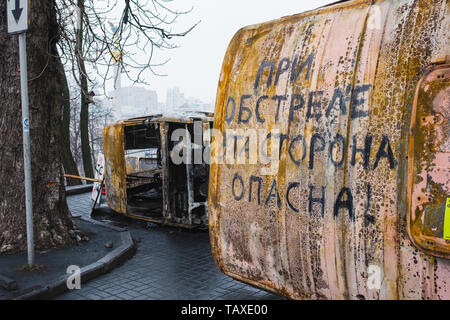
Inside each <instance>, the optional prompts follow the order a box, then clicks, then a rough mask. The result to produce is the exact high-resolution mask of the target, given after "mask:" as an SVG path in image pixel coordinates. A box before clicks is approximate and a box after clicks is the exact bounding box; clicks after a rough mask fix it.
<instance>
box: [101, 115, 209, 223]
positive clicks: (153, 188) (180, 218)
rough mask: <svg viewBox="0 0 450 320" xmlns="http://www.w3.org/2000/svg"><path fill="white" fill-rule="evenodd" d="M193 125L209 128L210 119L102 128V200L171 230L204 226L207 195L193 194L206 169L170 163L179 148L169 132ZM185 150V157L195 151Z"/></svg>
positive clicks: (147, 120) (158, 119)
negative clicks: (103, 180)
mask: <svg viewBox="0 0 450 320" xmlns="http://www.w3.org/2000/svg"><path fill="white" fill-rule="evenodd" d="M196 121H198V122H199V123H200V124H202V123H207V124H208V127H209V122H212V114H207V113H194V114H191V115H189V114H181V115H175V116H170V117H168V116H161V115H157V116H151V117H140V118H134V119H129V120H123V121H119V122H118V123H115V124H112V125H109V126H107V127H105V128H104V130H103V143H104V152H105V169H106V174H105V186H106V201H107V203H108V205H109V206H110V207H111V208H112V209H113V210H115V211H116V212H118V213H120V214H123V215H126V216H129V217H132V218H136V219H141V220H145V221H150V222H156V223H163V224H168V225H174V226H181V227H187V228H191V227H197V226H200V227H201V226H206V225H207V221H208V220H207V217H208V208H207V194H203V195H201V196H200V197H199V196H198V194H199V192H198V190H197V189H198V188H200V187H202V184H205V183H206V185H207V183H208V176H209V165H207V164H205V163H203V162H201V163H200V164H189V163H187V164H186V163H180V164H176V163H174V162H173V161H172V159H171V151H172V150H173V149H175V148H176V146H177V144H178V143H177V142H176V141H174V140H173V139H172V133H173V132H174V131H175V130H177V129H180V128H185V129H186V130H187V132H191V131H193V130H194V128H195V126H196V123H195V122H196ZM200 128H201V125H200ZM200 137H202V132H201V131H200ZM194 139H195V137H194ZM190 145H191V143H190V142H189V147H187V149H186V150H189V151H187V152H186V153H187V154H188V155H190V154H191V153H193V152H194V151H193V149H191V148H190ZM199 167H200V168H203V169H205V170H203V171H200V170H199ZM199 181H200V182H199ZM203 189H205V187H204V186H203ZM206 190H207V187H206ZM195 195H197V196H195Z"/></svg>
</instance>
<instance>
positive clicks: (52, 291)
mask: <svg viewBox="0 0 450 320" xmlns="http://www.w3.org/2000/svg"><path fill="white" fill-rule="evenodd" d="M83 220H84V219H83ZM88 221H89V222H91V221H90V220H88ZM96 222H98V221H96ZM96 224H97V223H96ZM98 224H99V225H102V226H103V227H108V228H110V227H112V226H108V225H106V224H103V223H101V222H98ZM115 228H117V227H115ZM111 229H113V228H111ZM113 230H114V229H113ZM120 238H121V240H122V244H121V245H120V246H119V247H117V248H116V249H114V250H113V251H111V252H110V253H108V254H107V255H105V256H104V257H103V258H101V259H100V260H98V261H97V262H94V263H91V264H89V265H87V266H84V267H82V268H81V275H80V280H81V283H86V282H88V281H90V280H92V279H93V278H95V277H98V276H100V275H102V274H105V273H107V272H109V271H111V270H112V269H114V268H116V267H118V266H119V265H121V264H122V263H124V262H125V261H126V260H128V259H129V258H130V257H132V256H133V255H134V253H135V252H136V245H135V244H134V242H133V240H132V239H131V235H130V233H129V232H128V231H124V230H123V228H122V231H120ZM70 276H71V275H63V276H60V277H58V278H56V279H54V280H52V281H51V282H50V283H49V284H48V285H46V286H45V287H42V286H35V287H32V288H29V289H28V290H27V289H25V290H24V291H23V292H22V294H20V295H19V296H15V297H13V298H12V300H44V299H51V298H53V297H55V296H57V295H60V294H62V293H64V292H65V291H68V290H69V289H68V288H67V279H68V278H69V277H70ZM30 290H31V291H30Z"/></svg>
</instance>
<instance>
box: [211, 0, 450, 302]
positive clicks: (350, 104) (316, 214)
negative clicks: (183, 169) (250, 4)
mask: <svg viewBox="0 0 450 320" xmlns="http://www.w3.org/2000/svg"><path fill="white" fill-rule="evenodd" d="M449 11H450V4H449V1H448V0H432V1H425V0H418V1H413V0H402V1H388V0H379V1H368V0H367V1H363V0H357V1H348V2H344V3H340V4H336V5H332V6H329V7H325V8H321V9H318V10H314V11H310V12H307V13H303V14H298V15H293V16H290V17H284V18H281V19H278V20H275V21H270V22H267V23H263V24H259V25H253V26H249V27H246V28H243V29H241V30H239V31H238V33H237V34H236V35H235V36H234V38H233V39H232V41H231V42H230V45H229V47H228V49H227V52H226V55H225V59H224V62H223V66H222V71H221V74H220V79H219V87H218V91H217V100H216V111H215V118H214V128H215V129H217V130H219V131H220V132H222V133H226V135H227V136H228V138H224V137H222V139H220V138H217V139H213V142H212V154H211V156H212V158H213V159H216V160H217V161H216V162H214V161H213V163H212V165H211V168H210V181H209V229H210V239H211V246H212V252H213V256H214V259H215V261H216V263H217V265H218V266H219V268H220V269H221V271H222V272H224V273H226V274H228V275H230V276H232V277H234V278H236V279H238V280H240V281H245V282H248V283H250V284H252V285H255V286H259V287H261V288H264V289H266V290H271V291H274V292H277V293H279V294H282V295H284V296H287V297H290V298H298V299H360V298H365V299H438V298H444V299H445V298H447V299H450V288H449V285H450V283H449V280H448V279H449V278H450V277H449V276H450V261H449V260H447V259H448V258H449V255H450V247H449V243H448V242H446V241H445V240H443V239H442V235H441V231H442V224H443V214H444V211H443V210H442V208H443V206H444V201H445V197H446V196H448V195H449V191H448V188H449V179H448V174H449V173H448V172H449V167H450V166H449V158H448V152H449V150H450V149H449V148H448V143H449V142H448V139H449V138H448V133H449V131H450V130H449V127H448V119H449V114H448V112H449V102H448V88H449V87H448V81H447V80H445V79H447V71H444V70H447V69H446V68H447V67H446V66H438V67H436V64H435V62H436V61H442V59H441V57H447V56H449V53H450V52H449V47H450V43H449V42H450V40H449V38H448V34H449V32H450V30H449V25H450V23H449ZM447 63H448V62H447ZM426 70H434V71H430V72H431V73H426ZM424 74H425V78H424V80H422V81H421V78H422V77H423V75H424ZM438 75H439V78H438ZM427 77H428V78H427ZM430 77H432V78H430ZM415 97H416V98H415ZM421 118H424V120H420V121H419V122H417V121H418V120H416V119H421ZM239 130H241V131H239ZM245 130H256V131H258V130H263V131H264V130H265V135H264V134H263V135H262V136H260V135H258V137H257V138H256V139H253V140H252V141H253V143H256V145H257V148H256V151H254V152H253V153H255V154H256V155H255V157H256V158H257V162H256V163H250V159H251V157H252V156H251V155H252V151H251V148H247V149H246V147H245V145H246V143H244V142H245V141H246V140H245V139H248V140H247V141H250V139H252V138H249V136H250V134H248V133H247V134H246V133H245V132H246V131H245ZM230 132H232V134H230ZM237 132H240V135H239V134H238V133H237ZM242 132H243V133H242ZM258 132H259V131H258ZM268 133H271V134H270V135H267V134H268ZM233 135H234V139H235V140H234V141H235V143H232V142H233V140H232V139H230V138H229V137H230V136H231V137H232V138H233ZM236 136H239V137H241V138H238V137H236ZM242 137H244V138H242ZM238 139H241V140H242V139H244V140H242V141H240V142H237V140H238ZM263 145H266V150H264V151H265V152H261V150H263V149H262V148H261V146H263ZM272 147H273V149H272ZM230 149H231V151H230ZM223 154H231V155H233V154H234V158H233V156H232V157H231V160H235V161H234V162H233V161H224V162H221V161H220V159H221V157H222V155H223ZM241 154H244V155H247V156H246V157H245V159H246V160H245V161H244V163H240V162H237V161H236V160H237V159H238V158H239V155H241ZM265 158H273V159H275V160H278V161H273V162H275V164H273V162H270V161H269V162H268V163H265V162H264V160H265ZM419 195H420V197H421V200H420V202H418V200H417V199H418V197H419ZM428 198H430V200H428ZM408 233H409V235H410V236H411V239H412V241H411V239H410V237H409V235H408ZM378 271H379V272H380V274H381V276H382V279H383V281H382V282H381V283H380V287H379V288H374V286H373V285H372V284H373V283H372V282H371V281H372V280H373V277H374V275H375V274H376V272H378ZM375 287H376V286H375Z"/></svg>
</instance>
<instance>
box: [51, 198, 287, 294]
mask: <svg viewBox="0 0 450 320" xmlns="http://www.w3.org/2000/svg"><path fill="white" fill-rule="evenodd" d="M67 202H68V205H69V208H70V210H71V212H72V214H74V215H86V214H89V213H90V208H91V203H92V201H91V200H90V193H86V194H79V195H73V196H68V197H67ZM98 212H100V213H99V214H100V217H99V219H100V218H101V219H107V220H111V221H114V222H117V221H118V222H117V223H120V226H121V227H123V226H125V227H126V228H127V230H129V231H130V233H131V236H132V237H133V238H136V237H139V238H141V242H140V243H139V244H138V249H137V252H136V254H135V255H134V256H133V257H132V258H131V259H130V260H128V261H127V262H126V263H125V264H123V265H122V266H120V267H117V268H115V269H113V270H112V271H111V272H110V273H108V274H106V275H102V276H100V277H99V278H96V279H95V280H93V281H91V282H88V283H85V284H82V287H81V289H80V290H77V292H76V293H75V292H67V293H65V294H63V295H62V296H60V297H58V299H80V298H81V299H105V300H123V299H130V300H131V299H132V300H149V299H155V300H159V299H193V300H201V299H218V300H221V299H231V300H246V299H277V300H278V299H283V298H281V297H279V296H276V295H274V294H271V293H269V292H266V291H263V290H259V289H256V288H254V287H252V286H249V285H247V284H245V283H241V282H238V281H235V280H233V279H231V278H230V277H228V276H226V275H224V274H223V273H221V272H220V271H219V269H218V268H217V266H216V265H215V263H214V260H213V257H212V255H211V247H210V243H209V235H208V233H207V231H204V232H199V231H189V230H180V231H175V230H174V229H173V228H168V227H158V228H151V229H146V228H145V224H143V223H139V222H135V221H130V220H123V219H124V218H122V217H121V216H120V215H118V214H117V213H115V212H113V211H112V210H110V209H108V208H106V207H105V206H104V205H103V207H102V208H101V209H100V210H98V211H97V213H98ZM97 213H96V214H97ZM94 218H96V217H95V216H94ZM121 219H122V220H121Z"/></svg>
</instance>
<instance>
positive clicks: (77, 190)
mask: <svg viewBox="0 0 450 320" xmlns="http://www.w3.org/2000/svg"><path fill="white" fill-rule="evenodd" d="M92 188H93V184H83V185H79V186H71V187H66V195H67V196H73V195H75V194H81V193H85V192H90V191H92Z"/></svg>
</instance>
